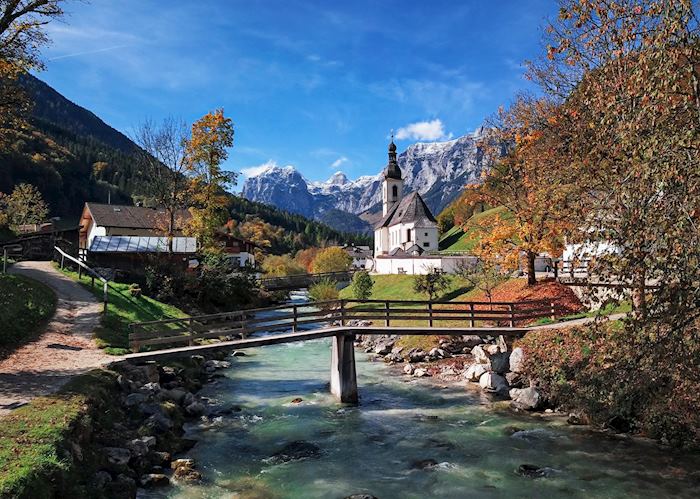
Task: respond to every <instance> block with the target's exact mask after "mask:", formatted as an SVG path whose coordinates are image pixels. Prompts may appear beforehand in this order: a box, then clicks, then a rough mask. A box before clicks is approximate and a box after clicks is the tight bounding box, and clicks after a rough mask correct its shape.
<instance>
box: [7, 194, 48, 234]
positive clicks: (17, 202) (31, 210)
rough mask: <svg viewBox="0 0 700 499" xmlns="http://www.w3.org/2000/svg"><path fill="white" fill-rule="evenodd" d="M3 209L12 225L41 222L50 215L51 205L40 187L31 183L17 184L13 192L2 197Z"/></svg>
mask: <svg viewBox="0 0 700 499" xmlns="http://www.w3.org/2000/svg"><path fill="white" fill-rule="evenodd" d="M2 204H3V206H2V209H1V210H0V211H4V212H5V213H6V216H7V219H8V221H9V224H10V226H13V227H16V226H18V225H25V224H39V223H42V222H45V221H46V219H47V218H48V216H49V207H48V206H47V204H46V202H45V201H44V198H43V197H42V196H41V193H40V192H39V189H37V188H36V187H35V186H33V185H31V184H19V185H17V186H16V187H15V188H14V190H13V191H12V194H10V195H9V196H5V197H4V198H3V199H2Z"/></svg>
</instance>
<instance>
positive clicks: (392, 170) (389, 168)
mask: <svg viewBox="0 0 700 499" xmlns="http://www.w3.org/2000/svg"><path fill="white" fill-rule="evenodd" d="M384 178H393V179H396V180H401V168H399V163H398V161H397V160H396V144H394V136H393V135H392V138H391V142H390V143H389V163H388V164H387V165H386V169H385V170H384Z"/></svg>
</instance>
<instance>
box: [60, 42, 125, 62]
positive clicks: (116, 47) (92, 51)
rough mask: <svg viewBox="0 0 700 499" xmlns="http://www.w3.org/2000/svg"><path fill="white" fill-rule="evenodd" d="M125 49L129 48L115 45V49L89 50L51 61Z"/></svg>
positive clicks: (61, 56)
mask: <svg viewBox="0 0 700 499" xmlns="http://www.w3.org/2000/svg"><path fill="white" fill-rule="evenodd" d="M124 47H128V45H115V46H114V47H107V48H103V49H97V50H87V51H85V52H76V53H75V54H66V55H59V56H58V57H52V58H51V59H49V61H57V60H59V59H67V58H68V57H78V56H80V55H88V54H97V53H99V52H107V51H108V50H115V49H121V48H124Z"/></svg>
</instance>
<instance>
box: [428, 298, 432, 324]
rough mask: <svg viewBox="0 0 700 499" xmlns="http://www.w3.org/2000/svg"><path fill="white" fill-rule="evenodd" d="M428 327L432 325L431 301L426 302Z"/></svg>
mask: <svg viewBox="0 0 700 499" xmlns="http://www.w3.org/2000/svg"><path fill="white" fill-rule="evenodd" d="M428 327H433V302H431V301H429V302H428Z"/></svg>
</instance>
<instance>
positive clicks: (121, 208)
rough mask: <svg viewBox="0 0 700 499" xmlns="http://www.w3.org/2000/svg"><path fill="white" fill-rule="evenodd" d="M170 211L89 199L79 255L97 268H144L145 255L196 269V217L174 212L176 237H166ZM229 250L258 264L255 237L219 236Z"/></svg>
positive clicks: (240, 262)
mask: <svg viewBox="0 0 700 499" xmlns="http://www.w3.org/2000/svg"><path fill="white" fill-rule="evenodd" d="M169 218H170V217H169V214H168V212H167V211H166V210H165V209H162V208H146V207H143V206H125V205H113V204H99V203H85V206H84V207H83V213H82V215H81V218H80V236H79V255H80V258H81V259H83V260H89V261H90V262H91V263H92V264H93V265H95V266H98V267H109V268H116V269H120V270H124V271H139V270H142V267H143V258H144V256H146V255H158V257H159V258H161V259H167V260H169V261H171V262H173V263H174V264H182V265H183V266H184V267H193V266H196V265H197V264H198V261H197V259H196V257H197V252H198V250H199V245H198V241H197V239H196V238H195V237H191V236H187V235H185V234H184V228H185V226H186V224H187V222H188V221H189V220H190V218H191V214H190V212H189V211H187V210H179V211H178V212H177V213H176V214H175V226H174V228H173V229H174V230H173V236H172V237H171V238H169V237H168V236H167V231H168V230H167V228H168V225H169ZM217 240H218V241H219V242H220V244H221V247H222V250H223V251H224V253H225V254H226V255H227V256H228V257H230V258H231V259H232V261H233V263H234V265H235V266H239V267H242V266H245V265H254V264H255V257H254V255H253V250H254V247H255V245H254V244H253V243H251V242H250V241H245V240H243V239H240V238H237V237H234V236H232V235H230V234H224V233H222V234H218V235H217Z"/></svg>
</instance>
